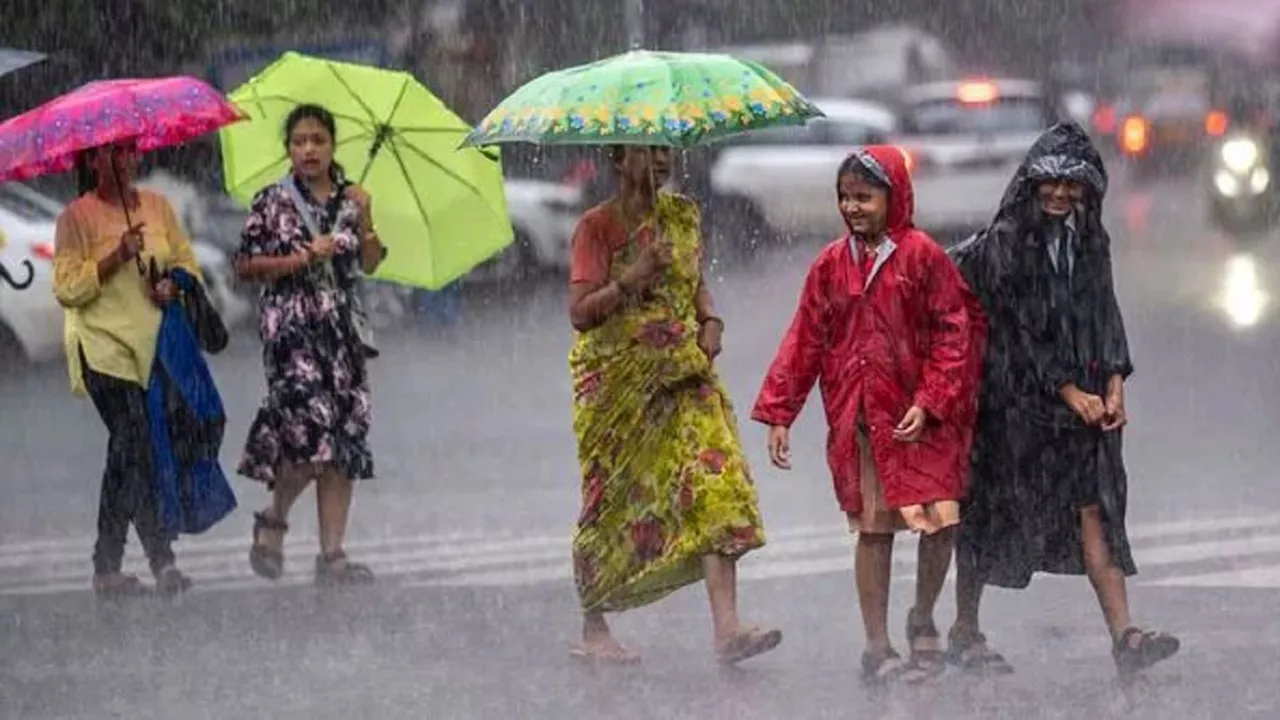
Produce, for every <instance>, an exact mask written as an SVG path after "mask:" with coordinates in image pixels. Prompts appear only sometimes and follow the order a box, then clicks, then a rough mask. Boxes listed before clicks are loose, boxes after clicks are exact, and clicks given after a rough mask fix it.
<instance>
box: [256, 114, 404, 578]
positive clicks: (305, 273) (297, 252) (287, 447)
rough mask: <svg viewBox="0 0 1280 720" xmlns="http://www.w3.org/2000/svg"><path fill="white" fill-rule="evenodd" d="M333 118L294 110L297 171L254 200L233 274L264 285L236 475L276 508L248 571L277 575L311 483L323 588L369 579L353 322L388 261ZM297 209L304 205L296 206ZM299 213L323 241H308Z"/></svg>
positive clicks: (259, 518)
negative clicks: (259, 383)
mask: <svg viewBox="0 0 1280 720" xmlns="http://www.w3.org/2000/svg"><path fill="white" fill-rule="evenodd" d="M335 140H336V135H335V127H334V119H333V115H331V114H330V113H329V112H328V111H327V110H325V109H324V108H321V107H317V106H314V105H300V106H298V107H297V108H295V109H294V111H293V112H292V113H291V114H290V115H289V117H288V119H287V120H286V123H285V143H286V146H287V148H288V150H289V156H290V158H291V160H292V162H293V172H292V173H291V174H290V175H289V176H288V177H286V178H285V179H283V180H282V181H281V182H280V183H277V184H274V185H271V186H269V187H267V188H265V189H263V190H262V191H261V192H259V193H258V195H257V196H256V197H255V198H254V201H253V209H252V213H251V214H250V216H249V219H248V221H247V222H246V223H245V227H244V232H243V240H242V243H241V246H240V253H239V259H238V262H237V269H238V272H239V274H240V275H241V277H242V278H244V279H246V280H253V281H257V282H260V283H262V285H263V289H262V295H261V298H260V300H259V312H260V315H261V317H260V328H259V335H260V336H261V338H262V347H263V353H262V355H263V357H262V359H263V364H264V365H265V366H266V374H267V396H266V398H265V399H264V400H263V402H262V407H261V409H259V410H258V415H257V417H256V418H255V419H254V421H253V425H252V426H251V427H250V429H249V439H248V441H247V443H246V446H245V452H244V459H243V460H242V461H241V462H240V467H239V472H240V474H242V475H245V476H247V477H250V478H253V479H255V480H259V481H261V482H264V483H266V484H267V486H268V487H269V488H271V489H272V491H273V497H272V503H271V506H270V507H269V508H267V509H266V510H264V511H262V512H260V513H257V514H255V520H256V522H255V523H254V531H253V547H252V549H251V550H250V553H249V561H250V565H251V566H252V567H253V570H254V572H255V573H257V574H258V575H260V576H262V577H264V578H268V579H271V580H274V579H277V578H279V577H280V576H281V575H282V574H283V572H284V555H283V553H282V547H283V543H284V533H285V532H286V531H287V530H288V527H289V526H288V522H287V521H288V517H289V510H290V508H291V507H292V506H293V503H294V501H295V500H297V499H298V496H299V495H300V494H301V493H302V491H303V490H304V489H305V488H306V486H307V485H308V484H310V482H311V480H312V479H315V480H316V501H317V504H318V505H319V516H320V555H319V557H317V558H316V583H317V584H318V585H343V584H359V583H367V582H370V581H372V579H373V573H372V572H371V571H370V570H369V568H368V567H366V566H364V565H360V564H357V563H354V562H348V561H347V559H346V555H345V553H344V552H343V541H344V539H345V535H346V529H347V514H348V512H349V510H350V508H351V493H352V481H353V480H362V479H367V478H371V477H373V454H372V452H371V451H370V449H369V440H368V435H369V423H370V400H369V379H368V373H367V370H366V357H365V352H366V351H365V348H364V346H363V344H362V343H361V340H360V337H359V335H358V332H357V328H356V326H355V324H354V322H353V319H352V314H351V313H352V309H353V308H352V303H353V302H354V293H355V292H356V291H357V288H356V285H355V283H354V281H353V278H355V277H356V274H357V268H360V269H362V270H363V271H364V272H366V273H367V272H372V271H373V270H375V269H376V268H377V266H378V264H379V263H380V262H381V260H382V258H383V257H384V256H385V254H386V253H385V250H384V249H383V248H382V245H381V243H380V242H379V241H378V236H377V233H375V232H374V230H373V224H372V221H371V214H370V198H369V197H368V195H367V194H365V193H364V192H363V191H362V190H361V189H360V188H359V187H357V186H355V185H351V184H348V183H347V182H346V180H345V179H344V177H343V174H342V170H341V168H340V167H338V165H337V164H336V163H334V161H333V152H334V146H335ZM300 205H301V207H300ZM301 212H309V213H311V218H312V222H313V223H314V225H315V226H316V227H317V228H318V230H319V232H320V233H322V234H321V235H320V236H319V237H312V236H311V232H310V231H309V230H308V229H307V222H306V220H305V219H304V217H303V215H302V214H301Z"/></svg>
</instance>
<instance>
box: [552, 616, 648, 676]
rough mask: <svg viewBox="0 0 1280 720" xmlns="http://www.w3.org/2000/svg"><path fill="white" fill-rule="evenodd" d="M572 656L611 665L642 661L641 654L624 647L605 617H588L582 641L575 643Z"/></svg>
mask: <svg viewBox="0 0 1280 720" xmlns="http://www.w3.org/2000/svg"><path fill="white" fill-rule="evenodd" d="M569 654H570V656H572V657H574V658H576V659H578V660H586V661H590V662H599V663H605V664H609V665H634V664H635V663H638V662H640V656H639V655H638V654H636V653H635V652H632V651H631V650H628V649H627V648H625V647H623V645H622V643H620V642H618V641H617V640H616V639H615V638H614V637H613V633H612V632H610V631H609V626H608V625H607V624H606V623H605V622H604V619H603V618H590V617H589V618H587V619H586V621H585V622H584V623H583V626H582V642H580V643H578V644H577V645H574V646H573V648H571V649H570V651H569Z"/></svg>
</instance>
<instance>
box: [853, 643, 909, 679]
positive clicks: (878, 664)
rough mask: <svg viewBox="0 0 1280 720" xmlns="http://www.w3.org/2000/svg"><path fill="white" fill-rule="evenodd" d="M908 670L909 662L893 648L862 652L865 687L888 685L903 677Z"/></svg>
mask: <svg viewBox="0 0 1280 720" xmlns="http://www.w3.org/2000/svg"><path fill="white" fill-rule="evenodd" d="M906 670H907V664H906V663H904V662H902V656H901V655H899V654H898V651H897V650H894V649H893V648H885V649H884V650H876V651H872V650H868V651H866V652H864V653H862V684H863V685H864V686H865V687H883V686H885V685H888V684H890V683H892V682H894V681H895V680H897V679H898V678H900V677H902V674H903V673H905V672H906Z"/></svg>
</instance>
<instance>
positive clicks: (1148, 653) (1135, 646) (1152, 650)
mask: <svg viewBox="0 0 1280 720" xmlns="http://www.w3.org/2000/svg"><path fill="white" fill-rule="evenodd" d="M1135 638H1136V639H1137V642H1136V643H1135V642H1134V639H1135ZM1181 647H1182V642H1181V641H1180V640H1178V638H1176V637H1174V636H1172V635H1170V634H1168V633H1162V632H1159V631H1157V630H1143V629H1141V628H1138V627H1128V628H1125V629H1124V630H1123V631H1121V633H1120V634H1119V635H1117V636H1116V638H1115V643H1114V644H1113V646H1112V648H1111V656H1112V657H1113V658H1115V661H1116V670H1117V671H1118V672H1119V673H1120V674H1121V675H1122V676H1124V675H1132V674H1134V673H1138V672H1142V671H1143V670H1146V669H1147V668H1149V667H1151V666H1152V665H1155V664H1156V663H1158V662H1160V661H1162V660H1168V659H1169V658H1171V657H1173V656H1174V655H1176V654H1178V650H1179V649H1180V648H1181Z"/></svg>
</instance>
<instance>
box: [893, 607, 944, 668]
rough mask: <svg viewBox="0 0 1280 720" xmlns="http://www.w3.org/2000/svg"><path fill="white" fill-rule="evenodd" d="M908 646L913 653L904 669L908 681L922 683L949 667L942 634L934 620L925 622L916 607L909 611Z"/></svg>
mask: <svg viewBox="0 0 1280 720" xmlns="http://www.w3.org/2000/svg"><path fill="white" fill-rule="evenodd" d="M907 646H908V648H910V651H911V655H910V657H909V658H908V660H907V666H906V669H905V670H904V671H903V674H902V675H903V680H904V681H905V682H907V683H913V684H914V683H921V682H924V681H926V680H930V679H932V678H935V677H937V676H939V675H941V674H942V673H943V672H945V671H946V669H947V658H946V654H945V653H943V651H942V635H941V634H940V633H939V632H938V627H937V626H936V625H934V624H933V620H931V619H929V620H924V621H923V622H922V621H921V620H920V618H919V617H918V616H917V615H916V609H915V608H911V610H910V611H908V612H907Z"/></svg>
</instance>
